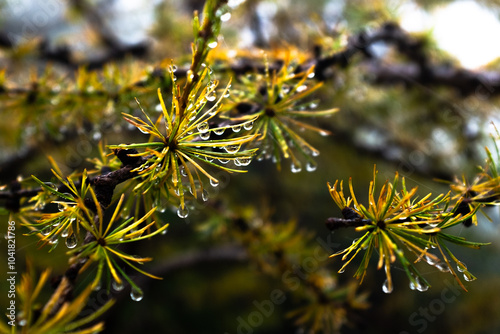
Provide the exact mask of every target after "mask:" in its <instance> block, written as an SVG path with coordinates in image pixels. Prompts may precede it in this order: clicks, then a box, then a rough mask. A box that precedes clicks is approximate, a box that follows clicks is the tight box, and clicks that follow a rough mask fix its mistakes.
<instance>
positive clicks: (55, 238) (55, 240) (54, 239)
mask: <svg viewBox="0 0 500 334" xmlns="http://www.w3.org/2000/svg"><path fill="white" fill-rule="evenodd" d="M58 242H59V239H58V237H57V234H54V235H53V236H52V238H50V240H49V244H51V245H57V243H58Z"/></svg>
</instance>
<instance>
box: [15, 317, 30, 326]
mask: <svg viewBox="0 0 500 334" xmlns="http://www.w3.org/2000/svg"><path fill="white" fill-rule="evenodd" d="M18 319H19V315H18ZM17 324H18V325H19V326H21V327H24V326H26V325H27V324H28V320H26V319H19V321H18V322H17Z"/></svg>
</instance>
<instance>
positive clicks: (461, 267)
mask: <svg viewBox="0 0 500 334" xmlns="http://www.w3.org/2000/svg"><path fill="white" fill-rule="evenodd" d="M457 270H458V271H459V272H461V273H463V272H465V271H467V266H466V265H465V263H463V262H460V261H458V262H457Z"/></svg>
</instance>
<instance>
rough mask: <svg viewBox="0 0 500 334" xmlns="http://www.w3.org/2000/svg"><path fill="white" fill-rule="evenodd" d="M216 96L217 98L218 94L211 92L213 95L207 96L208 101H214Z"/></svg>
mask: <svg viewBox="0 0 500 334" xmlns="http://www.w3.org/2000/svg"><path fill="white" fill-rule="evenodd" d="M216 98H217V96H215V94H211V95H209V96H207V101H209V102H214V101H215V99H216Z"/></svg>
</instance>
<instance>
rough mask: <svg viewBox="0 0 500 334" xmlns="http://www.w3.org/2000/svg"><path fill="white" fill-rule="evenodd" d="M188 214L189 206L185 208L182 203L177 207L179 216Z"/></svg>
mask: <svg viewBox="0 0 500 334" xmlns="http://www.w3.org/2000/svg"><path fill="white" fill-rule="evenodd" d="M188 215H189V210H188V208H187V207H186V206H185V207H184V209H183V208H182V204H181V205H179V208H178V209H177V216H179V218H186V217H187V216H188Z"/></svg>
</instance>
